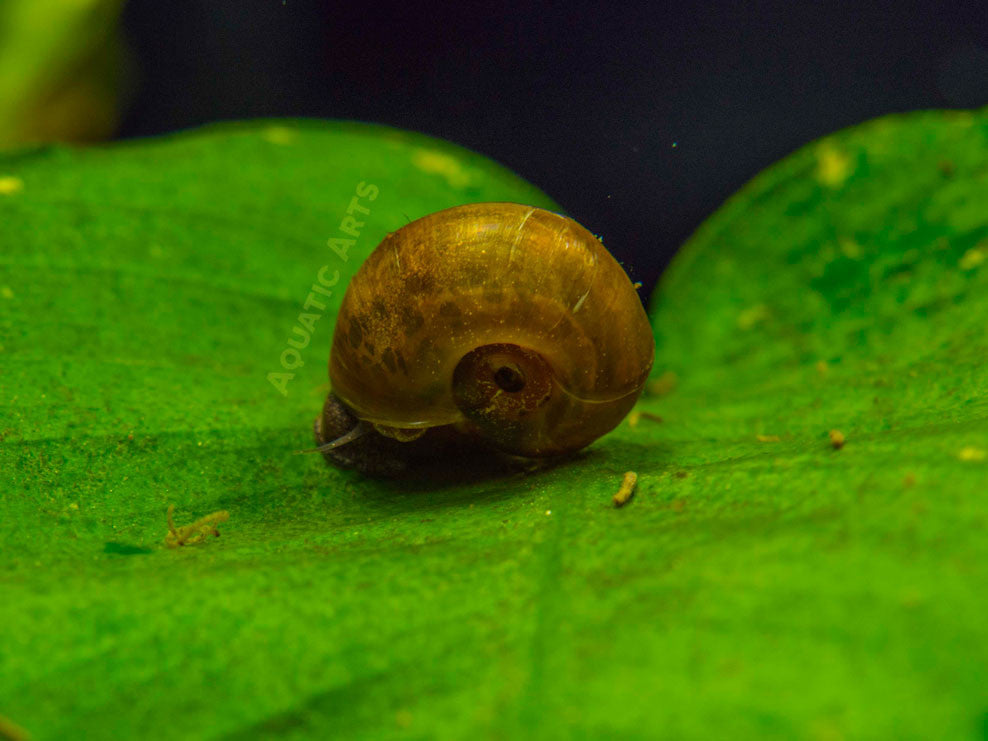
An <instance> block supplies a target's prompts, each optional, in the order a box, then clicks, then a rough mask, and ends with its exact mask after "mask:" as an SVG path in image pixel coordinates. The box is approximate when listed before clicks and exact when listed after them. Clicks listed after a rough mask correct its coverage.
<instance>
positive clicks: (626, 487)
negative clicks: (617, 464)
mask: <svg viewBox="0 0 988 741" xmlns="http://www.w3.org/2000/svg"><path fill="white" fill-rule="evenodd" d="M637 484H638V474H637V473H635V472H634V471H628V472H627V473H626V474H625V475H624V478H623V479H621V488H620V489H618V491H617V494H615V495H614V506H615V507H623V506H624V505H626V504H627V503H628V501H629V500H630V499H631V497H632V496H634V494H635V486H636V485H637Z"/></svg>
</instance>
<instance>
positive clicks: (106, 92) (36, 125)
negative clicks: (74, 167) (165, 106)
mask: <svg viewBox="0 0 988 741" xmlns="http://www.w3.org/2000/svg"><path fill="white" fill-rule="evenodd" d="M122 6H123V0H3V2H0V148H4V147H10V146H13V145H18V144H26V143H35V142H45V141H70V142H80V141H92V140H99V139H105V138H107V137H109V136H110V135H111V134H112V133H113V131H114V129H115V128H116V124H117V112H118V99H119V93H120V89H121V84H122V82H123V80H124V77H125V70H126V63H125V53H124V50H123V45H122V44H121V42H120V37H119V34H118V30H117V29H118V25H119V24H118V21H119V17H120V9H121V7H122Z"/></svg>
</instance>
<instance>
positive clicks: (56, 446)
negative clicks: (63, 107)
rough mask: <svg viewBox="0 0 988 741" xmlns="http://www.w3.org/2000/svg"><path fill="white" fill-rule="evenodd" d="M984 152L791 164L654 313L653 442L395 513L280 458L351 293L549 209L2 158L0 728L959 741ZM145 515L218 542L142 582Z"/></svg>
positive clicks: (614, 443)
mask: <svg viewBox="0 0 988 741" xmlns="http://www.w3.org/2000/svg"><path fill="white" fill-rule="evenodd" d="M986 144H988V118H986V116H985V115H984V114H983V113H979V114H962V113H952V114H945V113H925V114H915V115H910V116H902V117H894V118H890V119H883V120H880V121H877V122H873V123H870V124H867V125H865V126H862V127H859V128H856V129H851V130H848V131H845V132H840V133H839V134H837V135H835V136H833V137H830V138H828V139H825V140H823V141H821V142H818V143H814V144H813V145H810V146H809V147H807V148H805V149H803V150H801V151H800V152H797V153H796V154H794V155H793V156H791V157H790V158H788V159H786V160H785V161H783V162H782V163H780V164H779V165H777V166H775V167H773V168H771V169H770V170H768V171H767V172H765V173H763V174H762V175H760V176H759V177H758V178H756V179H755V180H754V181H753V182H752V183H751V184H750V185H748V186H747V187H746V188H745V189H744V190H742V191H741V192H740V193H739V194H738V195H736V196H735V197H734V198H732V199H731V200H730V201H729V202H728V203H727V204H726V205H725V206H724V208H723V209H721V210H720V211H719V212H718V213H717V214H715V215H714V216H713V217H712V218H711V219H710V220H709V221H708V222H707V223H706V224H705V225H704V226H703V227H701V229H700V230H699V231H698V232H697V234H696V235H695V236H694V237H693V239H691V241H690V242H689V243H688V244H687V245H686V246H685V248H684V250H683V251H682V253H681V255H680V256H679V257H678V258H677V260H676V261H675V263H674V265H673V266H672V268H671V269H670V271H669V272H668V273H667V275H666V277H665V279H664V281H663V284H662V285H661V286H660V288H659V290H658V292H657V294H656V296H655V298H654V300H653V310H654V311H653V313H654V324H655V328H656V333H657V338H658V342H659V347H658V354H657V366H656V372H657V377H658V374H662V373H667V375H665V376H663V377H662V379H663V380H662V381H661V382H657V383H656V386H655V390H656V391H658V390H664V391H666V393H664V394H663V395H658V394H654V395H651V396H648V397H646V398H645V400H644V401H643V402H642V404H641V405H640V410H641V411H642V412H645V413H646V414H642V415H640V416H635V415H633V416H632V417H631V418H629V420H628V422H626V423H625V424H622V425H621V427H620V428H619V429H618V430H616V431H615V432H614V433H612V434H611V435H609V436H607V437H606V438H604V439H603V440H601V441H599V442H598V443H596V444H595V445H593V446H591V448H590V449H589V450H588V451H586V452H585V453H584V454H583V455H581V456H579V457H577V458H576V459H575V460H573V461H569V462H566V463H563V464H561V465H558V466H556V467H553V468H550V469H548V470H543V471H540V472H537V473H534V474H524V473H510V472H505V473H503V474H491V473H489V472H488V473H487V474H486V475H483V476H478V477H477V478H476V479H467V480H456V479H450V480H446V479H442V480H429V479H425V480H414V481H405V482H400V481H399V482H380V481H374V480H369V479H365V478H362V477H361V476H359V475H357V474H354V473H346V472H340V471H337V470H335V469H331V468H328V467H327V466H326V465H325V464H324V463H323V461H322V459H321V458H320V457H319V456H296V455H293V454H292V453H293V451H294V450H296V449H299V448H305V447H309V446H311V444H312V433H311V422H312V420H313V418H314V417H315V415H316V413H317V412H318V410H319V407H320V405H321V402H322V399H323V397H324V395H325V392H326V386H325V382H326V361H327V354H328V348H329V339H330V337H331V332H332V322H333V312H334V310H335V308H336V306H337V305H338V302H339V299H340V298H341V295H342V287H343V285H344V283H345V281H346V279H347V278H348V277H349V276H350V275H352V274H353V272H354V270H355V269H356V267H357V266H358V265H359V263H360V260H361V258H362V257H363V256H365V255H366V254H367V253H368V252H369V251H370V250H371V249H372V248H373V247H374V246H375V245H376V244H377V242H378V241H380V239H381V238H382V237H383V236H384V235H385V234H386V233H387V232H388V231H393V230H394V229H396V228H398V227H400V226H401V225H402V224H403V223H405V220H406V218H408V219H414V218H417V217H418V216H421V215H423V214H425V213H428V212H431V211H435V210H438V209H440V208H444V207H447V206H451V205H454V204H457V203H464V202H470V201H482V200H514V201H523V202H529V203H533V204H536V205H543V206H547V207H550V208H557V207H555V206H554V205H553V204H552V202H551V201H549V200H548V199H547V198H546V197H545V196H543V195H541V194H540V193H539V192H538V191H536V190H534V189H533V188H531V187H530V186H527V185H526V184H524V183H523V182H521V181H519V180H518V179H517V178H515V177H513V176H512V175H511V174H510V173H508V172H506V171H505V170H503V169H502V168H499V167H497V166H495V165H493V164H492V163H490V162H489V161H486V160H483V159H482V158H479V157H477V156H475V155H472V154H470V153H468V152H465V151H463V150H461V149H458V148H455V147H452V146H451V145H448V144H445V143H441V142H437V141H435V140H431V139H427V138H425V137H421V136H416V135H409V134H404V133H399V132H395V131H393V130H390V129H384V128H378V127H370V126H363V125H340V124H316V123H301V124H300V123H298V122H278V123H261V124H257V125H249V126H243V125H239V126H223V127H216V128H213V129H210V130H206V131H203V132H195V133H192V134H187V135H181V136H177V137H171V138H166V139H160V140H146V141H139V142H134V143H129V144H125V145H117V146H114V147H110V148H105V149H94V150H83V151H73V150H64V149H42V150H32V151H27V152H22V153H20V154H11V155H7V156H2V155H0V191H2V193H0V230H2V231H0V345H2V346H3V349H2V351H0V352H2V357H3V361H2V365H0V404H2V405H3V406H2V407H0V436H2V438H3V440H2V443H0V471H3V479H2V480H0V548H2V554H0V625H2V626H3V628H4V630H3V636H4V637H3V640H2V641H0V713H2V714H3V715H6V716H8V717H9V718H11V719H12V720H14V721H15V722H16V723H18V724H19V725H21V726H23V727H25V728H26V729H28V730H29V731H31V732H32V733H33V734H34V735H35V736H36V737H38V738H69V737H79V736H85V737H87V738H131V737H133V738H141V737H149V736H151V735H153V736H155V737H160V738H188V737H217V736H225V737H233V738H264V737H275V736H285V737H292V738H305V737H314V738H377V737H393V736H398V737H411V738H434V737H478V736H479V737H496V738H524V737H531V736H539V737H567V738H570V737H593V738H615V737H617V738H631V737H643V736H647V737H655V736H666V737H684V736H686V737H696V738H701V737H702V738H710V737H725V736H730V737H744V736H758V737H809V738H829V737H833V738H841V737H955V738H956V737H973V736H975V735H976V734H978V733H980V732H982V730H983V728H984V725H985V717H986V715H985V713H986V711H988V689H986V686H988V685H986V681H985V679H986V670H985V667H986V666H988V649H986V648H985V647H986V646H988V640H986V639H988V621H985V619H984V613H985V607H986V598H985V597H984V585H985V584H986V583H988V538H986V537H985V526H986V524H988V518H986V514H988V506H986V502H985V497H986V490H988V486H986V484H988V460H986V451H988V422H986V419H988V406H986V402H985V399H984V390H985V388H986V387H988V370H986V364H985V360H986V359H988V341H986V339H985V336H984V327H985V325H986V322H988V298H986V297H988V292H986V283H988V248H986V244H988V243H986V239H988V215H986V209H985V208H984V204H985V203H986V202H988V155H986V152H988V147H986ZM359 183H364V187H365V189H366V185H368V184H373V185H375V186H377V189H378V194H377V196H376V198H375V200H374V201H370V200H369V198H363V199H361V198H357V201H356V205H357V206H359V207H362V208H366V209H368V210H369V213H367V214H363V213H362V212H361V211H359V210H358V209H357V208H355V207H352V206H351V203H352V200H351V199H353V198H354V197H355V196H356V195H357V188H358V184H359ZM348 207H351V210H352V211H353V212H354V215H355V217H360V218H359V219H358V220H359V221H363V222H365V223H363V224H361V225H360V226H359V227H354V229H355V230H356V231H358V232H359V237H357V238H356V242H355V244H354V245H353V246H352V247H351V248H350V249H349V252H348V253H347V259H346V261H343V260H342V259H341V257H340V256H339V255H338V254H337V253H336V252H334V251H333V250H332V249H330V248H329V247H328V246H327V240H328V239H330V238H340V237H344V236H346V235H345V234H343V233H342V232H341V229H340V226H341V222H342V221H343V219H344V218H345V217H346V216H347V214H346V210H347V208H348ZM349 225H350V226H353V225H352V224H349ZM604 236H605V239H606V235H604ZM336 246H337V248H339V247H340V243H336ZM324 266H325V267H326V271H335V270H339V271H340V276H341V277H340V282H339V284H338V286H337V287H334V289H333V296H332V297H331V298H330V299H328V300H327V301H326V302H325V308H324V309H317V311H316V312H313V311H311V309H310V310H309V311H308V312H306V313H319V317H318V318H317V319H316V320H314V321H315V324H314V326H315V332H314V335H313V337H312V339H311V342H310V343H309V344H308V345H307V346H306V347H304V348H302V349H300V350H299V359H301V360H302V361H303V363H304V365H302V366H301V367H300V368H297V369H295V371H294V373H295V375H294V377H293V378H292V379H290V380H289V381H288V382H287V384H286V385H285V387H284V390H285V391H286V392H287V393H286V394H285V395H282V394H281V393H280V392H279V391H278V390H277V389H276V388H275V385H273V384H272V383H271V381H269V379H268V374H269V373H272V372H286V371H285V369H284V368H282V366H281V360H280V358H281V355H282V353H283V352H284V351H285V350H286V349H287V348H288V347H289V345H288V344H287V341H288V339H289V338H292V337H299V336H301V335H300V334H293V327H294V326H296V324H297V322H298V316H299V314H300V313H303V312H304V310H303V304H304V303H305V302H306V300H307V299H309V294H310V292H311V291H312V286H313V284H318V276H319V274H320V271H321V270H323V268H324ZM327 274H328V273H327V272H325V271H324V272H323V275H324V276H325V275H327ZM319 295H320V294H318V293H316V298H317V299H318V297H319ZM308 321H309V322H310V323H311V322H312V321H313V320H311V319H309V320H308ZM671 374H675V376H674V377H675V379H676V383H675V384H673V383H671V382H670V380H669V379H671V378H673V376H672V375H671ZM649 415H661V417H662V418H663V420H664V421H662V422H659V421H656V419H655V418H654V417H652V416H649ZM833 428H837V429H840V430H842V431H843V433H844V435H845V436H846V441H847V442H846V445H845V446H844V447H843V448H842V449H840V450H836V449H834V448H833V447H832V446H831V444H830V443H829V441H828V438H827V433H828V431H829V430H830V429H833ZM759 436H762V437H761V440H760V439H759ZM776 437H777V438H778V441H777V442H772V440H774V439H775V438H776ZM628 470H634V471H637V472H638V474H639V486H638V491H637V493H636V495H635V497H634V498H633V499H632V500H631V501H630V503H628V504H627V505H626V506H625V507H623V508H621V509H616V508H614V506H613V505H612V503H611V495H612V494H613V493H614V492H615V491H616V490H617V488H618V486H619V484H620V481H621V476H622V474H623V473H624V472H625V471H628ZM170 503H171V504H174V505H175V507H176V515H175V517H176V521H177V524H179V525H183V524H187V523H189V522H191V521H192V520H194V519H195V518H198V517H201V516H204V515H207V514H209V513H210V512H213V511H216V510H221V509H222V510H227V511H228V512H229V514H230V517H229V520H228V521H226V522H223V523H220V524H219V526H218V527H219V531H220V532H221V533H222V536H221V537H219V538H208V539H207V540H206V541H205V542H203V543H200V544H198V545H190V546H187V547H184V548H177V549H169V548H166V547H164V544H163V539H164V535H165V532H166V525H165V510H166V508H167V506H168V504H170Z"/></svg>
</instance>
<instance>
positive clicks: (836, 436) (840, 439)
mask: <svg viewBox="0 0 988 741" xmlns="http://www.w3.org/2000/svg"><path fill="white" fill-rule="evenodd" d="M827 434H828V435H829V436H830V444H831V445H833V446H834V450H840V449H841V448H843V447H844V442H845V438H844V433H843V432H841V431H840V430H831V431H830V432H829V433H827Z"/></svg>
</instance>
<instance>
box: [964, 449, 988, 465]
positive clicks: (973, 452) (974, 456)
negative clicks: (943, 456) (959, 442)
mask: <svg viewBox="0 0 988 741" xmlns="http://www.w3.org/2000/svg"><path fill="white" fill-rule="evenodd" d="M957 457H958V458H960V459H961V460H962V461H971V462H975V463H976V462H980V461H985V460H988V451H986V450H983V449H981V448H976V447H974V446H973V445H969V446H968V447H966V448H961V451H960V452H959V453H958V454H957Z"/></svg>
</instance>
